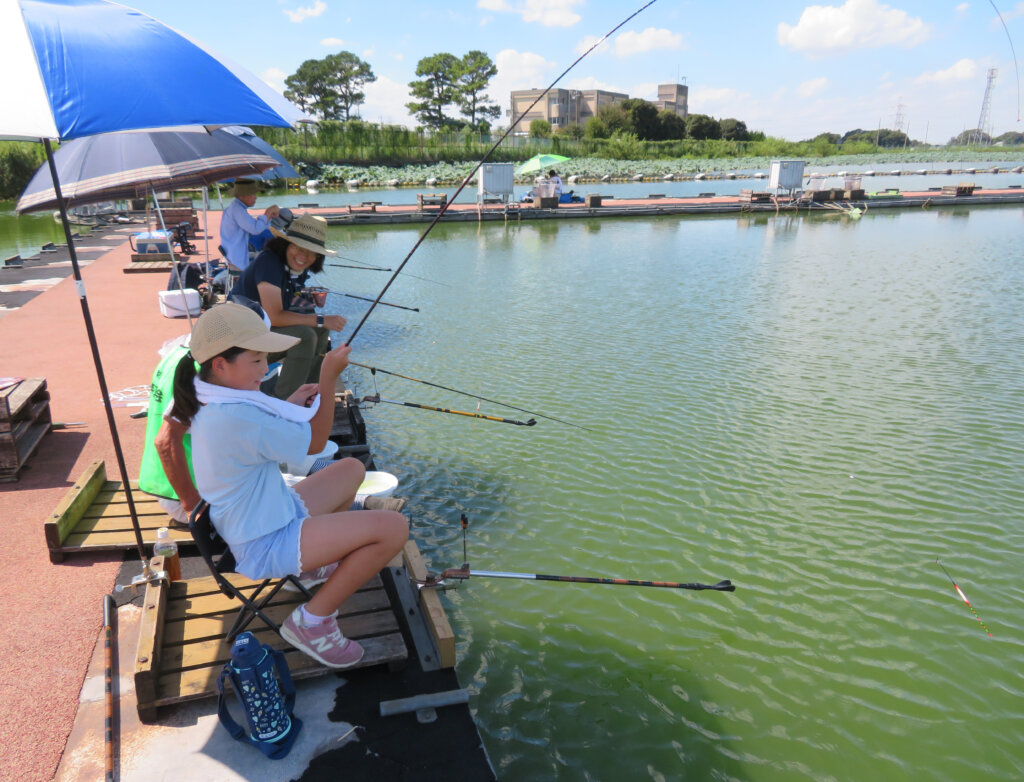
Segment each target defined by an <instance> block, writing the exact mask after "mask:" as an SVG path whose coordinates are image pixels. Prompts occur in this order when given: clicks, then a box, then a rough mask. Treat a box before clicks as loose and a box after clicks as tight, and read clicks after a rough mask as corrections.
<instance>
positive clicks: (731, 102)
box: [688, 86, 751, 125]
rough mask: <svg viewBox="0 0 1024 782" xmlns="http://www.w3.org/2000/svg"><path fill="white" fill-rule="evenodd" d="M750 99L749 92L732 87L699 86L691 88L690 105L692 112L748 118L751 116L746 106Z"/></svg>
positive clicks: (713, 115)
mask: <svg viewBox="0 0 1024 782" xmlns="http://www.w3.org/2000/svg"><path fill="white" fill-rule="evenodd" d="M750 99H751V95H750V93H749V92H741V91H740V90H737V89H734V88H732V87H701V86H698V87H693V88H692V89H691V90H690V94H689V100H688V105H689V109H690V113H691V114H708V115H710V116H712V117H741V118H746V117H748V116H749V112H748V111H747V108H746V107H747V106H748V104H749V101H750ZM748 125H749V121H748Z"/></svg>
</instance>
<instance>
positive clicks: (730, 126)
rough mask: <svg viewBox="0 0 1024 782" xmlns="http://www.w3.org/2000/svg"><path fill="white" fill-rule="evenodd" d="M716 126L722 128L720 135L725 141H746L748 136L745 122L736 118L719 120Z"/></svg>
mask: <svg viewBox="0 0 1024 782" xmlns="http://www.w3.org/2000/svg"><path fill="white" fill-rule="evenodd" d="M718 126H719V127H720V128H721V129H722V136H721V138H724V139H725V140H726V141H746V140H747V139H749V138H750V134H749V133H747V123H746V122H741V121H740V120H738V119H733V118H731V117H730V118H729V119H723V120H719V122H718Z"/></svg>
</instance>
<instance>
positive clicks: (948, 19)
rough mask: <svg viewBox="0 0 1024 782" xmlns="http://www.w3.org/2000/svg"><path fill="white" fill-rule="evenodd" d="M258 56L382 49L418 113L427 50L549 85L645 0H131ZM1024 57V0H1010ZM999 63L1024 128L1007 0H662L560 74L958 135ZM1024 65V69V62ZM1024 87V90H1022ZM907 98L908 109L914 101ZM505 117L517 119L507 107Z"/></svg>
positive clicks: (385, 92) (585, 82) (270, 63)
mask: <svg viewBox="0 0 1024 782" xmlns="http://www.w3.org/2000/svg"><path fill="white" fill-rule="evenodd" d="M123 2H124V3H125V4H126V5H129V6H132V7H135V8H138V9H139V10H141V11H143V12H145V13H148V14H150V15H151V16H154V17H156V18H157V19H159V20H161V21H162V22H165V23H167V24H169V25H170V26H172V27H175V28H177V29H178V30H181V31H182V32H184V33H186V34H188V35H190V36H191V37H193V38H195V39H197V40H199V41H200V42H202V43H204V44H206V45H207V46H209V47H211V48H212V49H214V50H216V51H218V52H219V53H221V54H223V55H225V56H227V57H229V58H231V59H233V60H235V61H236V62H238V63H240V64H242V65H244V66H246V67H247V68H249V69H250V70H252V71H253V72H254V73H256V74H258V75H260V76H262V77H263V78H264V79H265V80H266V81H267V82H268V83H269V84H271V85H273V86H275V87H276V88H278V89H279V90H283V89H284V79H285V77H286V76H287V75H289V74H291V73H293V72H294V71H295V69H296V68H297V67H298V66H299V65H300V64H301V63H302V62H303V60H306V59H310V58H321V57H323V56H325V55H327V54H330V53H333V52H337V51H339V50H342V49H346V50H348V51H352V52H355V53H356V54H358V55H359V56H360V57H362V58H363V59H365V60H366V61H367V62H369V63H370V65H371V67H372V68H373V70H374V73H376V75H377V77H378V80H377V82H376V83H374V84H372V85H369V86H368V89H367V101H366V103H365V105H364V106H363V107H362V108H361V113H362V116H363V118H364V119H366V120H371V121H384V122H393V123H399V124H406V125H410V126H412V125H414V124H415V123H414V122H413V120H412V119H411V118H410V117H409V115H408V113H407V111H406V110H405V107H404V104H405V103H406V102H407V101H408V100H409V96H408V82H409V81H411V80H413V79H415V78H416V76H415V70H416V63H417V61H418V60H419V59H420V58H421V57H425V56H429V55H431V54H435V53H437V52H442V51H446V52H450V53H452V54H454V55H456V56H461V55H463V54H465V53H466V52H467V51H469V50H471V49H480V50H482V51H484V52H486V53H487V54H488V55H490V57H491V58H492V59H493V60H494V61H495V63H496V64H497V65H498V68H499V72H498V76H497V77H495V79H494V81H493V82H492V89H491V90H490V94H491V97H492V98H493V99H494V100H495V101H496V102H498V103H499V104H500V105H501V106H502V108H503V109H507V108H508V92H509V90H512V89H519V88H528V87H541V86H547V85H548V84H550V83H551V81H552V80H553V79H554V78H555V77H556V76H557V75H558V74H559V73H561V71H562V70H564V69H565V68H566V67H567V66H568V65H569V64H570V63H571V62H572V61H573V60H574V59H575V58H576V57H577V56H578V54H579V53H580V52H582V51H583V49H585V48H586V46H587V45H589V44H590V43H592V42H593V41H594V40H596V39H597V38H599V37H600V36H602V35H604V34H605V33H606V32H607V31H608V30H610V29H611V28H612V27H614V26H615V25H616V24H618V23H619V22H620V21H622V19H624V18H625V17H626V16H628V15H629V14H630V13H632V12H633V11H634V10H636V9H637V8H639V7H640V6H641V5H642V4H643V3H642V2H641V1H640V0H636V2H635V3H634V2H621V1H620V2H610V1H609V0H449V1H448V2H445V3H435V2H430V0H427V2H400V1H399V0H376V2H365V0H363V1H362V2H358V3H357V2H351V1H350V0H349V1H346V2H342V0H248V2H242V1H241V0H204V1H203V2H200V1H199V0H123ZM996 7H997V8H998V9H999V11H1000V12H1001V13H1002V15H1003V19H1004V20H1005V21H1006V24H1007V26H1008V28H1009V32H1010V36H1011V38H1012V41H1013V45H1014V47H1015V48H1016V49H1017V51H1018V52H1019V53H1020V55H1021V56H1022V57H1024V2H1020V1H1019V0H1012V1H1008V0H996ZM989 68H996V69H998V76H997V79H996V82H995V87H994V91H993V94H992V103H991V121H992V126H993V129H994V131H995V133H996V134H997V135H998V134H999V133H1003V132H1005V131H1008V130H1015V131H1024V123H1022V122H1020V119H1019V112H1020V111H1021V109H1020V103H1019V99H1018V81H1017V76H1016V72H1015V69H1016V66H1015V63H1014V60H1013V54H1012V52H1011V47H1010V42H1009V41H1008V40H1007V36H1006V33H1005V31H1004V30H1003V28H1002V26H1001V25H1000V24H999V21H998V19H997V17H996V12H995V9H994V8H993V6H992V4H991V3H990V2H989V1H988V0H985V1H984V2H977V0H974V1H973V2H942V1H941V0H939V1H937V0H928V1H925V0H894V1H893V2H892V3H884V2H879V0H843V1H840V0H832V2H831V4H828V0H825V2H823V3H822V4H820V5H814V4H808V3H806V2H792V1H791V0H775V2H755V1H754V0H734V2H696V1H693V2H680V0H658V2H656V3H654V5H652V6H651V7H650V8H648V9H647V10H646V11H644V12H643V13H642V14H640V15H639V16H638V17H637V18H635V19H634V20H633V21H632V22H630V23H629V24H628V25H626V26H625V27H624V28H623V29H622V30H620V31H619V33H618V34H617V35H616V36H615V37H613V38H611V39H610V40H609V41H607V42H605V43H604V44H602V46H601V47H599V48H598V49H597V50H595V51H594V52H593V53H592V54H591V55H590V56H589V57H587V58H586V59H585V60H583V62H581V63H580V64H579V65H578V66H576V68H575V69H574V70H573V71H572V72H571V73H570V74H569V75H568V76H566V77H565V79H564V80H563V81H562V82H560V83H559V86H562V87H567V88H575V89H589V88H594V87H597V88H603V89H611V90H615V91H618V92H627V93H629V94H630V95H633V96H635V97H641V98H647V99H653V98H654V96H655V88H656V85H657V84H658V83H662V82H674V81H676V80H677V79H679V80H681V81H683V83H685V84H687V85H688V86H689V88H690V110H691V112H700V113H705V114H711V115H712V116H715V117H718V118H723V117H735V118H737V119H740V120H743V121H745V122H746V123H747V125H748V127H749V128H751V129H754V130H763V131H765V132H766V133H768V134H769V135H775V136H782V137H784V138H789V139H793V140H797V139H802V138H809V137H812V136H814V135H816V134H818V133H821V132H824V131H830V132H837V133H842V132H844V131H846V130H850V129H852V128H856V127H861V128H867V129H870V128H875V127H877V126H878V124H879V123H881V125H882V127H895V126H896V120H897V115H898V113H901V114H902V117H903V129H904V130H907V131H908V132H909V133H910V135H911V136H912V137H913V138H917V139H926V140H927V141H928V142H930V143H944V142H945V141H947V140H948V139H949V138H950V137H951V136H953V135H955V134H957V133H959V132H960V131H961V130H963V129H964V128H965V127H967V128H973V127H975V126H976V125H977V123H978V119H979V115H980V112H981V104H982V97H983V95H984V92H985V84H986V74H987V72H988V69H989ZM1021 75H1022V77H1024V74H1021ZM1021 98H1022V99H1024V96H1021ZM901 107H902V108H901ZM503 121H505V120H503Z"/></svg>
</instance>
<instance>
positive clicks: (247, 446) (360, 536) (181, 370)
mask: <svg viewBox="0 0 1024 782" xmlns="http://www.w3.org/2000/svg"><path fill="white" fill-rule="evenodd" d="M296 342H297V340H296V338H295V337H290V336H287V335H284V334H275V333H272V332H271V331H270V330H268V329H267V327H266V325H265V324H264V322H263V320H262V319H261V318H260V317H259V316H258V315H257V314H256V313H254V312H253V311H252V310H249V309H247V308H246V307H243V306H241V305H238V304H232V303H227V304H221V305H219V306H217V307H214V308H212V309H210V310H208V311H206V312H205V313H203V315H202V316H201V317H200V318H199V320H198V321H197V322H196V326H195V329H194V331H193V332H192V340H191V343H190V347H189V350H190V353H189V354H188V355H186V356H185V357H184V358H183V359H182V361H181V363H180V364H179V365H178V368H177V371H176V374H175V384H174V416H175V418H177V419H178V420H180V421H183V422H185V423H190V425H191V433H192V465H193V468H194V470H195V477H196V487H197V488H198V489H199V493H200V494H201V495H202V497H203V498H204V499H205V500H206V501H207V502H209V503H210V518H211V520H212V522H213V525H214V527H215V528H216V530H217V532H218V533H219V534H220V536H221V537H222V538H223V539H224V541H225V542H226V543H227V544H228V546H229V547H230V548H231V552H232V554H234V556H235V560H236V563H237V565H236V570H237V571H238V572H239V573H242V574H243V575H245V576H247V577H249V578H252V579H263V578H280V577H283V576H285V575H288V574H292V575H298V576H299V578H300V579H301V580H302V582H303V583H304V584H305V585H306V586H314V585H317V584H323V586H321V587H320V589H319V590H318V591H317V592H316V594H315V595H314V596H313V598H312V599H311V600H310V601H309V602H308V603H306V604H304V605H302V606H299V607H298V608H296V609H295V611H293V612H292V614H291V615H290V616H289V617H288V618H287V619H286V620H285V621H284V623H283V624H282V625H281V635H282V636H283V637H284V639H285V640H286V641H288V642H289V643H290V644H292V645H293V646H295V647H296V648H297V649H300V650H301V651H303V652H305V653H306V654H308V655H309V656H311V657H313V658H314V659H316V660H319V661H320V662H321V663H323V664H324V665H327V666H330V667H333V668H347V667H349V666H351V665H354V664H356V663H357V662H358V661H359V660H360V659H361V658H362V656H363V650H362V647H360V646H359V644H358V643H356V642H355V641H353V640H351V639H346V638H345V637H344V636H343V635H342V633H341V629H340V628H339V627H338V623H337V620H336V618H335V617H336V616H337V609H338V606H340V605H341V604H342V603H343V602H344V601H345V600H346V599H348V598H349V597H350V596H351V595H352V594H353V593H354V592H355V591H356V590H357V589H358V588H359V587H360V586H362V585H363V584H364V583H365V582H366V581H367V580H369V579H370V578H371V577H372V576H373V575H374V574H376V573H377V572H378V571H379V570H380V569H381V568H382V567H384V566H385V565H386V564H387V563H388V562H389V561H390V560H391V558H392V557H393V556H394V555H395V554H397V553H398V552H399V551H400V550H401V549H402V546H403V545H404V544H405V541H406V539H407V538H408V536H409V524H408V522H407V521H406V519H405V517H404V516H402V515H401V514H399V513H397V512H394V511H390V510H360V511H350V510H347V509H348V508H349V507H351V505H352V501H353V499H354V498H355V494H356V490H357V489H358V488H359V485H360V483H362V480H363V477H364V475H365V468H364V467H363V464H362V462H360V461H359V460H357V459H341V460H339V461H336V462H333V463H332V464H331V465H330V466H328V467H326V468H325V469H323V470H321V471H320V472H317V473H315V474H313V475H311V476H310V477H308V478H306V479H304V480H302V481H299V483H297V484H296V485H295V486H294V487H289V486H288V485H287V483H286V482H285V480H284V478H283V477H282V475H281V472H280V469H279V467H278V465H279V464H280V463H282V462H297V461H301V460H302V459H304V458H305V456H306V455H307V454H310V453H319V452H320V451H322V450H323V448H324V444H325V443H326V441H327V436H328V435H329V434H330V430H331V425H332V423H333V420H334V404H333V399H334V387H335V381H336V380H337V378H338V376H339V375H340V374H341V372H342V370H343V369H345V367H346V366H348V354H349V352H350V350H351V348H349V347H348V346H347V345H342V346H341V347H338V348H335V349H334V350H332V351H330V352H329V353H327V355H326V356H324V360H323V364H322V366H321V368H320V383H319V386H318V385H316V384H312V383H311V384H304V385H302V386H300V387H299V389H298V390H297V391H295V393H293V394H292V395H291V396H290V397H289V398H288V399H286V400H283V399H277V398H275V397H271V396H268V395H266V394H263V393H261V392H260V390H259V387H260V382H261V380H262V379H263V376H264V375H265V374H266V371H267V353H268V352H277V351H282V350H287V349H288V348H289V347H291V346H292V345H294V344H295V343H296ZM196 363H198V364H199V365H200V369H199V372H198V376H197V374H196V369H195V364H196ZM318 392H319V393H318ZM321 400H331V401H328V402H325V403H324V404H320V401H321Z"/></svg>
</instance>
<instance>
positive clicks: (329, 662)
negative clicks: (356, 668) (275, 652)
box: [281, 606, 363, 668]
mask: <svg viewBox="0 0 1024 782" xmlns="http://www.w3.org/2000/svg"><path fill="white" fill-rule="evenodd" d="M281 637H282V638H284V640H286V641H287V642H288V643H290V644H291V645H292V646H294V647H295V648H296V649H298V650H299V651H300V652H303V653H305V654H308V655H309V656H310V657H312V658H313V659H314V660H318V661H319V662H321V663H323V664H324V665H326V666H327V667H328V668H350V667H351V666H353V665H355V664H356V663H357V662H359V661H360V660H361V659H363V647H361V646H360V645H359V644H357V643H356V642H355V641H353V640H352V639H351V638H346V637H345V636H343V635H342V634H341V628H340V627H338V622H337V620H336V619H334V618H333V617H332V618H330V619H328V620H327V621H326V622H321V623H320V624H318V625H313V626H312V627H305V626H303V624H302V607H301V606H300V607H299V608H296V609H295V610H294V611H292V612H291V614H290V615H289V616H288V618H287V619H285V620H284V622H283V623H282V624H281Z"/></svg>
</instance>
